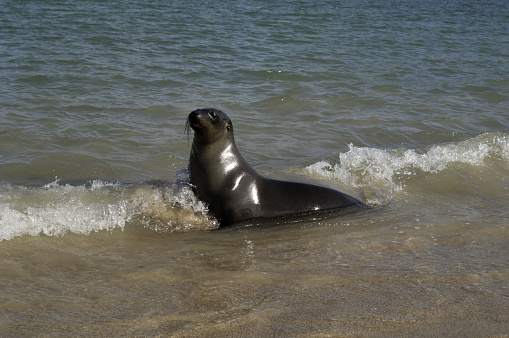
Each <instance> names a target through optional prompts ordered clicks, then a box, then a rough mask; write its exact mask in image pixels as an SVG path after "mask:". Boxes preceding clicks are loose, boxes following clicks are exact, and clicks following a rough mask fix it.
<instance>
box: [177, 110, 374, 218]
mask: <svg viewBox="0 0 509 338" xmlns="http://www.w3.org/2000/svg"><path fill="white" fill-rule="evenodd" d="M189 127H191V128H192V129H193V130H194V138H193V143H192V149H191V155H190V158H189V171H190V181H191V184H192V186H193V190H194V191H195V193H196V194H197V196H198V198H199V199H200V200H202V201H203V202H205V203H207V204H208V208H209V212H210V213H211V214H212V215H213V216H214V217H215V218H217V220H218V221H219V223H220V225H221V226H228V225H232V224H234V223H238V222H244V221H249V220H255V219H278V218H287V217H291V216H298V217H301V216H306V215H317V214H322V213H327V212H331V213H332V212H334V211H337V210H338V209H343V208H347V207H352V208H358V207H363V206H364V204H363V203H362V202H360V201H359V200H357V199H355V198H353V197H351V196H349V195H346V194H344V193H342V192H339V191H336V190H333V189H329V188H325V187H321V186H316V185H312V184H306V183H298V182H286V181H279V180H273V179H270V178H266V177H263V176H262V175H260V174H258V173H257V172H256V171H255V170H254V169H253V168H251V166H250V165H249V164H248V163H247V162H246V160H245V159H244V158H243V157H242V155H241V154H240V152H239V150H238V149H237V147H236V145H235V140H234V136H233V135H234V133H233V125H232V121H231V120H230V118H228V116H227V115H226V114H225V113H223V112H222V111H220V110H217V109H213V108H205V109H198V110H195V111H193V112H191V113H190V114H189V116H188V118H187V123H186V130H187V131H189Z"/></svg>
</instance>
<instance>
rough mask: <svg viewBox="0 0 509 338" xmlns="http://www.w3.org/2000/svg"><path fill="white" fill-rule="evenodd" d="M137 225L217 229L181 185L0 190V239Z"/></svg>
mask: <svg viewBox="0 0 509 338" xmlns="http://www.w3.org/2000/svg"><path fill="white" fill-rule="evenodd" d="M129 224H138V225H141V226H143V227H145V228H147V229H150V230H153V231H160V232H172V231H186V230H201V229H211V228H215V227H217V224H216V223H215V222H214V221H212V220H210V219H209V218H208V217H207V208H206V206H205V205H204V204H203V203H202V202H200V201H199V200H197V199H196V198H195V197H194V194H193V192H192V190H191V188H190V187H189V186H188V185H185V184H178V183H174V184H167V185H164V186H160V187H153V186H149V185H146V184H130V185H123V184H119V183H109V182H103V181H93V182H90V183H88V184H85V185H79V186H72V185H68V184H65V185H62V184H60V183H59V180H55V181H54V182H51V183H49V184H46V185H44V186H43V187H20V186H9V185H4V186H0V240H9V239H12V238H14V237H18V236H23V235H32V236H36V235H41V234H43V235H46V236H60V235H63V234H65V233H67V232H71V233H76V234H90V233H91V232H96V231H101V230H108V231H111V230H113V229H124V228H125V227H126V226H127V225H129Z"/></svg>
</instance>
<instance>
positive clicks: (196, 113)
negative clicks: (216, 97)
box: [187, 109, 201, 124]
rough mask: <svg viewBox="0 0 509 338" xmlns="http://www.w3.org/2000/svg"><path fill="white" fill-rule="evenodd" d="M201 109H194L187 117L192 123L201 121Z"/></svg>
mask: <svg viewBox="0 0 509 338" xmlns="http://www.w3.org/2000/svg"><path fill="white" fill-rule="evenodd" d="M200 111H201V109H196V110H193V111H192V112H191V113H190V114H189V116H188V117H187V120H188V121H189V122H190V123H192V124H196V123H198V122H199V121H200Z"/></svg>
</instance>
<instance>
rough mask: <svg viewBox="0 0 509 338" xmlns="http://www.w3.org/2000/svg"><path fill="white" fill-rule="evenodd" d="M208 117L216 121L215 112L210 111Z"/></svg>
mask: <svg viewBox="0 0 509 338" xmlns="http://www.w3.org/2000/svg"><path fill="white" fill-rule="evenodd" d="M209 116H210V118H211V119H213V120H215V119H217V114H216V112H215V111H211V112H209Z"/></svg>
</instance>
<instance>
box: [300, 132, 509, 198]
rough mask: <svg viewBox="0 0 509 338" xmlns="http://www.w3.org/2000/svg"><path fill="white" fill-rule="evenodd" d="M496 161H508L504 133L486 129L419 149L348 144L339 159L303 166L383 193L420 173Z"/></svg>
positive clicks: (399, 187) (399, 188) (508, 147)
mask: <svg viewBox="0 0 509 338" xmlns="http://www.w3.org/2000/svg"><path fill="white" fill-rule="evenodd" d="M496 161H502V162H505V163H507V162H508V161H509V138H508V135H505V134H502V133H486V134H483V135H480V136H478V137H475V138H473V139H469V140H466V141H463V142H458V143H448V144H439V145H434V146H432V147H430V148H427V149H423V150H417V149H377V148H370V147H356V146H354V145H353V144H350V145H349V150H348V151H347V152H345V153H341V154H339V163H337V164H331V163H329V162H327V161H320V162H317V163H315V164H312V165H310V166H308V167H306V168H305V169H306V171H308V173H311V174H313V175H317V176H319V177H325V178H328V179H334V180H338V181H340V182H342V183H343V184H346V185H351V186H354V187H371V188H375V189H382V190H384V191H385V192H386V193H385V194H386V195H387V194H388V195H392V193H393V192H394V191H402V190H404V188H405V183H404V182H405V181H407V180H409V179H411V177H412V176H416V175H419V174H421V173H431V174H436V173H439V172H441V171H444V170H447V169H449V168H450V167H451V166H457V165H467V166H477V167H479V166H489V165H490V163H492V162H496ZM506 165H507V164H506ZM374 203H375V204H377V202H376V201H374Z"/></svg>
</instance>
